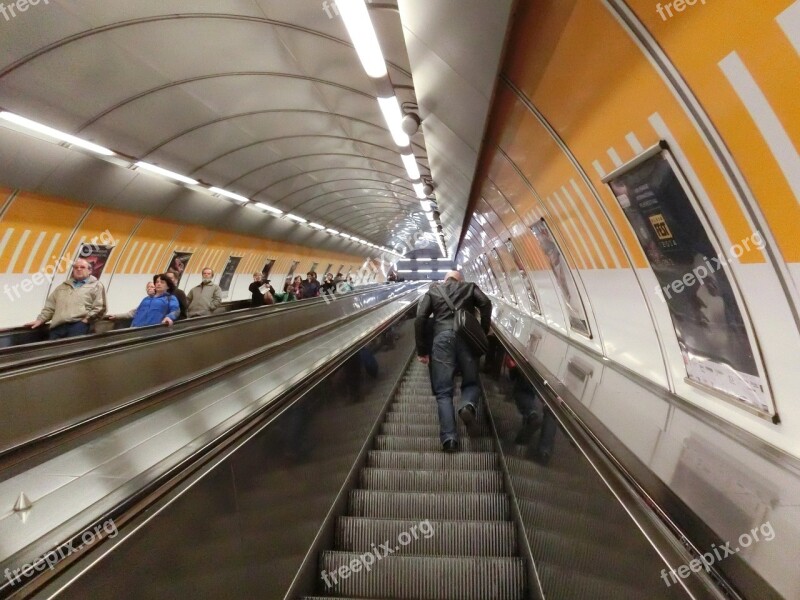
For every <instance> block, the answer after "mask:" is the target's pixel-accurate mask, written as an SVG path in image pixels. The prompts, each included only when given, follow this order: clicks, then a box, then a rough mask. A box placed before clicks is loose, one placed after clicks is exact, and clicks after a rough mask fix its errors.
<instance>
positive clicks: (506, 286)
mask: <svg viewBox="0 0 800 600" xmlns="http://www.w3.org/2000/svg"><path fill="white" fill-rule="evenodd" d="M486 258H487V260H488V262H489V268H490V269H491V270H492V273H494V276H495V279H497V281H498V282H500V289H501V290H502V291H503V294H502V295H503V296H504V297H505V298H506V299H507V300H509V301H511V302H512V303H513V304H514V305H516V306H519V302H518V301H517V295H516V294H515V293H514V288H513V287H512V286H511V280H510V279H509V277H508V274H507V273H506V270H505V267H504V266H503V261H502V260H500V254H499V253H498V252H497V249H496V248H492V250H491V251H490V252H489V254H488V255H487V256H486Z"/></svg>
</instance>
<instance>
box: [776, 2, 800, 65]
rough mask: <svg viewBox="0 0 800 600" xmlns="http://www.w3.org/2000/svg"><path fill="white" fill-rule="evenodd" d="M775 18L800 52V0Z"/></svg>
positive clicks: (799, 52)
mask: <svg viewBox="0 0 800 600" xmlns="http://www.w3.org/2000/svg"><path fill="white" fill-rule="evenodd" d="M775 20H776V21H777V22H778V25H780V28H781V29H783V33H784V34H785V35H786V37H787V38H789V41H790V42H791V44H792V46H794V49H795V50H796V51H797V53H798V54H800V0H799V1H798V2H795V3H794V4H792V5H791V6H790V7H789V8H787V9H786V10H785V11H783V12H782V13H781V14H779V15H778V17H777V18H776V19H775Z"/></svg>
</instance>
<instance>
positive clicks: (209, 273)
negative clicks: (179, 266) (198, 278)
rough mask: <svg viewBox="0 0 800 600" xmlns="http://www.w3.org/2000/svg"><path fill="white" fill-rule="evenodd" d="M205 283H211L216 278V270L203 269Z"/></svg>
mask: <svg viewBox="0 0 800 600" xmlns="http://www.w3.org/2000/svg"><path fill="white" fill-rule="evenodd" d="M202 275H203V281H211V280H212V279H213V278H214V269H212V268H210V267H206V268H205V269H203V273H202Z"/></svg>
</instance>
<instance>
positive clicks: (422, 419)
mask: <svg viewBox="0 0 800 600" xmlns="http://www.w3.org/2000/svg"><path fill="white" fill-rule="evenodd" d="M385 423H413V424H417V425H430V424H432V423H433V424H435V425H436V426H437V427H438V426H439V416H438V415H437V414H435V413H401V412H388V413H386V421H385Z"/></svg>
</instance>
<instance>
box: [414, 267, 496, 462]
mask: <svg viewBox="0 0 800 600" xmlns="http://www.w3.org/2000/svg"><path fill="white" fill-rule="evenodd" d="M440 292H441V293H444V294H447V295H448V296H449V297H450V299H451V300H452V302H453V305H454V306H455V308H456V310H458V309H461V308H463V309H464V310H468V311H472V312H474V311H475V309H476V308H477V309H478V310H479V311H480V315H481V327H483V330H484V331H485V332H486V333H489V326H490V324H491V318H492V303H491V301H490V300H489V298H487V297H486V295H485V294H484V293H483V292H482V291H481V289H480V288H479V287H478V286H477V285H476V284H474V283H466V282H464V280H463V278H462V277H461V273H459V272H458V271H449V272H448V273H447V275H445V280H444V284H442V285H433V286H431V288H430V289H429V290H428V292H427V293H426V294H425V295H424V296H423V297H422V299H421V300H420V302H419V307H418V308H417V319H416V322H415V323H414V326H415V333H416V341H417V360H419V361H420V362H421V363H422V364H425V365H427V364H430V372H431V387H432V388H433V393H434V394H435V395H436V403H437V405H438V410H439V439H440V441H441V442H442V449H443V450H444V451H445V452H455V451H456V450H457V449H458V441H457V434H456V416H455V410H454V408H453V378H454V377H455V373H456V368H458V370H460V372H461V403H460V406H459V410H458V416H459V417H461V420H462V421H464V423H466V424H467V425H469V424H471V423H472V422H473V421H474V420H475V417H476V414H477V407H478V401H479V399H480V393H481V390H480V380H479V376H478V357H476V356H475V355H474V354H473V352H472V350H471V348H470V347H469V346H468V345H467V343H466V342H464V341H463V340H461V339H460V338H458V337H456V334H455V332H454V331H453V318H454V315H453V311H452V310H450V308H449V307H448V305H447V302H445V299H444V298H443V297H442V295H441V293H440ZM430 315H433V348H432V350H431V349H429V348H428V347H427V343H426V339H425V323H426V321H427V320H428V317H429V316H430Z"/></svg>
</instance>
